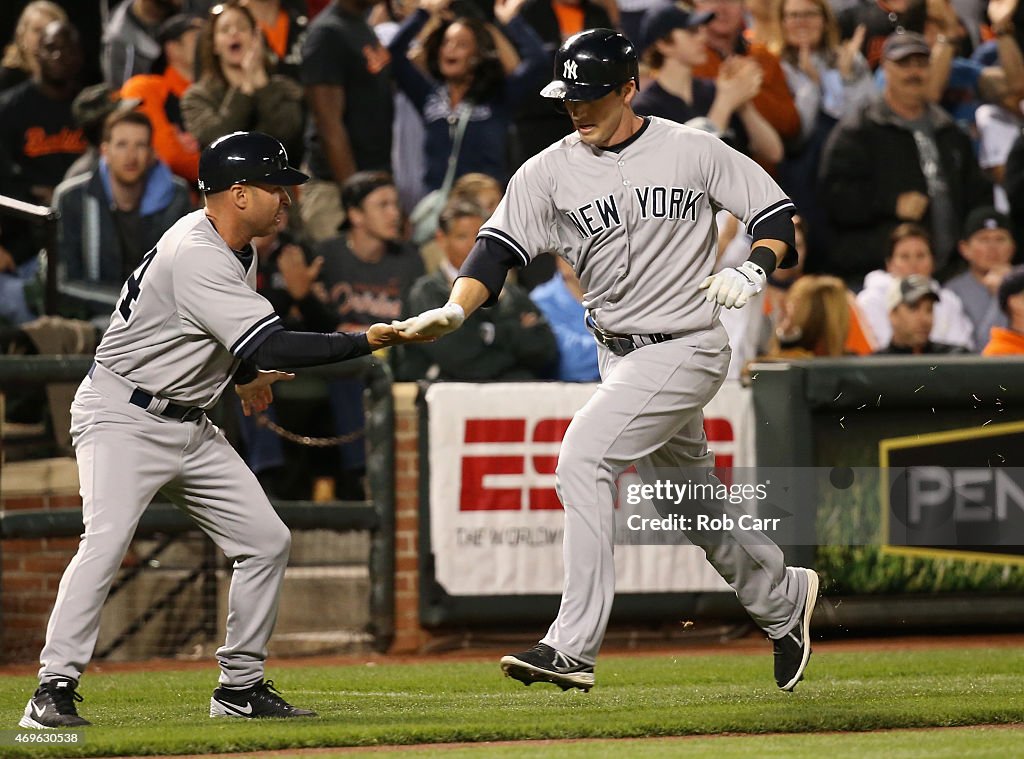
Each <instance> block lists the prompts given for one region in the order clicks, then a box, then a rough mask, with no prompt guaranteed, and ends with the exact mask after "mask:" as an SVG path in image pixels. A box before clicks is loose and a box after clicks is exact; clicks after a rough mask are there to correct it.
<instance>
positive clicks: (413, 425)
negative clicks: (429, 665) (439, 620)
mask: <svg viewBox="0 0 1024 759" xmlns="http://www.w3.org/2000/svg"><path fill="white" fill-rule="evenodd" d="M417 392H418V388H417V386H416V385H415V384H413V383H401V384H397V385H395V390H394V393H395V640H394V643H393V644H392V646H391V651H392V652H393V653H409V652H413V651H418V650H420V649H421V648H422V647H423V645H424V644H425V643H426V642H427V640H429V635H428V634H427V633H426V632H425V631H424V630H423V629H422V628H421V627H420V624H419V620H420V615H419V576H420V575H419V563H418V562H419V558H418V557H419V554H418V550H417V548H418V544H419V505H420V496H419V487H420V477H419V465H420V456H419V417H418V413H417V410H416V395H417Z"/></svg>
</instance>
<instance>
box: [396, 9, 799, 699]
mask: <svg viewBox="0 0 1024 759" xmlns="http://www.w3.org/2000/svg"><path fill="white" fill-rule="evenodd" d="M638 82H639V79H638V68H637V55H636V51H635V49H634V47H633V45H632V44H631V43H630V42H629V40H627V39H626V38H625V37H623V36H622V35H621V34H618V33H617V32H614V31H611V30H608V29H590V30H586V31H583V32H580V33H579V34H576V35H574V36H572V37H570V38H569V39H567V40H566V41H565V42H564V43H563V45H562V46H561V48H560V49H559V51H558V54H557V56H556V59H555V78H554V81H552V82H551V83H550V84H548V85H547V87H545V88H544V90H543V91H542V94H543V95H545V96H547V97H550V98H556V99H561V100H563V101H564V103H565V108H566V110H567V111H568V113H569V116H570V117H571V118H572V121H573V125H574V126H575V132H574V133H573V134H571V135H569V136H567V137H565V138H564V139H562V140H561V141H560V142H558V143H555V144H554V145H552V146H551V147H549V148H548V149H547V150H545V151H543V152H541V153H539V154H538V155H536V156H534V157H533V158H531V159H530V160H529V161H527V162H526V163H525V164H524V165H523V166H522V167H521V168H520V169H519V171H518V172H516V174H515V176H514V177H513V178H512V181H511V183H510V184H509V187H508V192H507V194H506V195H505V197H504V199H503V200H502V201H501V204H500V205H499V206H498V208H497V209H496V210H495V212H494V215H493V216H492V217H491V218H490V219H489V220H488V221H487V223H486V224H485V225H484V227H483V228H482V229H481V230H480V234H479V236H478V238H477V241H476V245H475V246H474V248H473V251H472V252H471V253H470V255H469V257H468V259H467V260H466V263H465V264H464V265H463V267H462V270H461V276H460V278H459V279H457V280H456V282H455V284H454V286H453V288H452V292H451V296H450V299H449V301H448V303H447V304H445V305H444V306H442V307H440V308H436V309H431V310H430V311H426V312H424V313H422V314H420V315H419V316H415V317H413V318H411V319H407V320H405V321H402V322H393V325H394V326H396V327H398V328H399V329H400V330H401V331H402V334H403V335H409V336H412V335H430V336H441V335H445V334H447V333H449V332H452V331H453V330H455V329H457V328H458V327H459V326H460V325H461V324H462V322H463V320H464V319H465V317H466V315H467V314H469V313H471V312H473V311H474V310H476V309H477V308H479V307H481V306H487V305H490V304H493V303H494V302H495V299H496V298H497V295H498V293H499V292H500V290H501V286H502V282H503V281H504V279H505V276H506V274H507V272H508V269H509V268H510V267H512V266H524V265H526V264H527V263H529V262H530V260H531V258H533V257H534V256H535V255H537V254H538V253H542V252H544V251H555V252H557V253H559V254H560V255H561V256H562V257H563V258H565V259H566V260H567V261H568V262H569V263H570V264H572V266H573V267H574V269H575V270H576V274H577V275H578V276H579V278H580V282H581V283H582V285H583V288H584V291H585V293H586V297H585V301H584V305H585V306H586V308H587V312H588V324H589V326H590V328H591V330H592V332H593V334H594V337H595V338H596V340H597V342H598V344H599V362H600V369H601V378H602V382H601V385H600V387H598V389H597V391H596V392H595V394H594V395H593V397H592V398H591V399H590V401H589V402H588V403H587V404H586V405H585V406H584V407H583V408H582V409H581V410H580V411H579V412H578V413H577V414H576V416H575V417H574V418H573V420H572V423H571V424H570V425H569V428H568V430H567V431H566V434H565V438H564V440H563V442H562V448H561V452H560V454H559V459H558V467H557V470H556V475H557V490H558V495H559V497H560V499H561V501H562V505H563V507H564V509H565V531H564V545H563V554H564V557H565V583H564V589H563V593H562V601H561V606H560V608H559V611H558V616H557V618H556V619H555V621H554V622H553V623H552V625H551V627H550V628H549V630H548V632H547V635H545V636H544V638H543V639H542V640H541V641H540V643H538V644H537V645H536V646H534V647H533V648H531V649H530V650H528V651H524V652H522V653H517V654H511V655H509V656H505V657H503V658H502V659H501V668H502V669H503V670H504V671H505V673H506V674H507V675H508V676H510V677H513V678H515V679H517V680H520V681H522V682H523V683H525V684H527V685H529V684H531V683H533V682H538V681H540V682H551V683H554V684H556V685H559V686H561V687H562V688H563V689H568V688H580V689H582V690H589V689H590V688H591V687H592V686H593V685H594V663H595V661H596V658H597V654H598V651H599V649H600V647H601V641H602V639H603V637H604V633H605V628H606V627H607V624H608V614H609V611H610V610H611V606H612V600H613V597H614V593H615V587H614V585H615V568H614V564H613V556H612V552H613V537H614V532H615V519H614V505H615V499H616V491H615V481H616V478H617V477H618V475H619V474H620V473H621V472H622V471H623V470H624V469H626V468H627V467H629V466H630V465H631V464H635V465H636V468H637V471H638V472H639V473H640V476H641V477H642V478H643V479H644V480H645V481H647V482H653V480H654V479H655V477H656V471H657V469H658V468H673V469H678V468H681V467H703V468H704V470H703V473H702V474H700V470H698V476H705V477H710V476H711V474H710V467H712V465H713V455H712V454H711V453H710V452H709V451H708V447H707V440H706V438H705V436H704V427H703V414H702V408H703V407H704V405H705V404H706V403H707V402H708V401H709V400H710V399H711V398H712V397H713V396H714V395H715V393H716V392H717V390H718V388H719V386H720V385H721V384H722V380H723V379H724V378H725V375H726V369H727V368H728V366H729V356H730V353H729V343H728V339H727V336H726V333H725V330H724V329H723V328H722V325H721V323H720V322H719V319H718V311H719V307H720V306H724V307H726V308H740V307H741V306H743V305H744V304H745V303H746V302H747V301H748V300H749V299H750V297H751V296H753V295H754V294H755V293H757V292H759V291H760V290H761V288H762V287H763V286H764V283H765V280H766V278H767V276H768V275H769V274H771V272H772V271H773V270H774V269H775V268H776V267H777V266H779V265H781V266H785V267H789V266H791V265H792V264H793V263H795V261H796V254H795V251H794V231H793V224H792V220H791V217H792V214H793V213H794V207H793V203H792V202H791V201H790V200H789V199H788V198H787V197H786V196H785V195H784V194H783V193H782V191H781V190H780V189H779V187H778V186H777V185H776V184H775V182H774V181H772V179H771V178H770V177H769V176H768V175H767V174H766V173H765V172H764V171H763V170H762V169H761V168H760V167H759V166H758V165H757V164H755V163H754V162H753V161H752V160H750V159H749V158H747V157H746V156H743V155H741V154H740V153H737V152H736V151H734V150H732V149H730V148H728V147H727V146H726V145H724V144H723V143H722V142H721V141H720V140H718V139H717V138H715V137H713V136H712V135H709V134H706V133H704V132H700V131H697V130H694V129H690V128H688V127H685V126H682V125H680V124H676V123H674V122H671V121H667V120H664V119H658V118H641V117H639V116H637V115H636V114H634V113H633V110H632V108H631V103H632V101H633V98H634V97H635V96H636V93H637V87H638ZM722 208H724V209H726V210H728V211H730V212H732V213H733V214H735V215H736V216H737V217H739V218H740V219H742V220H743V222H744V223H745V224H746V227H747V230H748V231H749V233H750V234H751V236H752V237H753V239H754V244H753V250H752V252H751V254H750V259H749V260H748V261H746V262H745V263H743V264H742V265H741V266H739V267H737V268H728V269H724V270H722V271H720V272H718V273H713V269H714V265H715V249H716V243H717V228H716V225H715V213H716V212H717V211H718V210H719V209H722ZM702 291H703V292H702ZM718 506H719V507H720V508H721V509H722V510H724V512H725V513H726V514H730V515H731V516H732V518H733V522H734V523H737V522H738V517H739V516H740V515H741V514H742V512H741V511H739V510H738V509H737V507H735V506H730V504H727V503H723V504H719V505H718ZM719 515H721V511H719ZM687 537H688V538H689V539H690V540H691V541H692V542H693V543H694V544H696V545H700V546H701V547H702V548H703V549H704V551H705V552H706V554H707V557H708V560H709V561H710V562H711V564H712V565H713V566H714V567H715V569H716V570H717V571H718V572H719V573H720V574H721V575H722V577H724V578H725V579H726V581H728V583H729V584H730V585H731V586H732V588H733V589H734V590H735V591H736V595H737V596H738V598H739V600H740V602H741V603H742V604H743V606H744V608H745V609H746V610H747V611H748V612H749V614H750V615H751V617H752V618H753V619H754V621H755V622H756V623H757V624H758V625H759V626H760V627H761V628H762V629H763V630H764V631H765V632H766V633H767V634H768V636H769V637H770V638H772V640H773V643H774V653H775V657H774V660H775V679H776V682H777V684H778V686H779V687H780V688H781V689H783V690H787V691H788V690H792V689H793V688H794V687H795V686H796V684H797V682H798V681H799V680H800V679H801V677H802V676H803V673H804V669H805V667H806V666H807V661H808V658H809V657H810V653H811V645H810V636H809V628H810V620H811V614H812V612H813V610H814V605H815V602H816V599H817V591H818V576H817V575H816V574H815V573H814V572H813V571H812V570H810V569H803V568H798V567H789V568H787V567H786V565H785V562H784V558H783V554H782V551H781V550H780V549H779V548H778V546H776V545H775V544H774V543H772V542H771V541H770V540H769V539H768V538H767V537H766V536H764V535H757V534H754V535H752V534H751V533H749V532H746V533H743V535H740V534H739V533H736V532H727V533H726V534H724V535H722V534H716V535H714V536H709V535H707V534H703V533H699V532H693V533H689V534H687Z"/></svg>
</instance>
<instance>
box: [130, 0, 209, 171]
mask: <svg viewBox="0 0 1024 759" xmlns="http://www.w3.org/2000/svg"><path fill="white" fill-rule="evenodd" d="M202 25H203V24H202V21H201V20H200V19H199V18H197V17H196V16H189V15H186V14H180V13H179V14H177V15H174V16H171V17H170V18H169V19H167V20H166V21H164V23H163V24H161V25H160V29H159V31H158V32H157V39H158V41H159V42H160V47H161V53H160V57H159V58H157V60H156V61H155V62H154V63H153V73H151V74H138V75H136V76H133V77H132V78H131V79H129V80H128V81H127V82H125V83H124V86H123V87H122V88H121V96H122V97H131V98H139V99H141V101H142V107H141V108H140V110H141V111H142V112H143V113H144V114H146V116H148V117H149V121H150V123H152V124H153V149H154V150H155V151H156V154H157V156H159V157H160V160H161V161H163V162H164V163H166V164H167V165H168V166H169V167H170V168H171V171H173V172H174V173H175V174H177V175H178V176H179V177H181V178H182V179H184V180H185V181H186V182H188V183H190V184H192V185H195V184H196V182H197V181H198V179H199V141H198V140H197V139H196V138H195V137H194V136H193V135H192V134H190V133H189V131H188V130H187V129H186V128H185V119H184V118H183V117H182V115H181V99H182V98H183V97H184V96H185V92H186V91H187V90H188V88H189V87H191V86H192V78H193V72H194V71H195V65H196V43H197V40H198V38H199V32H200V30H201V29H202Z"/></svg>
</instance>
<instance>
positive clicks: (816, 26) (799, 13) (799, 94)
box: [768, 0, 875, 142]
mask: <svg viewBox="0 0 1024 759" xmlns="http://www.w3.org/2000/svg"><path fill="white" fill-rule="evenodd" d="M776 16H777V20H778V28H779V37H777V38H776V39H774V40H771V41H770V42H769V43H768V47H769V49H770V50H771V51H772V52H773V53H775V54H776V55H778V56H779V59H780V61H781V62H782V70H783V71H784V72H785V74H786V82H787V83H788V84H789V89H790V90H792V91H793V97H794V99H795V101H796V108H797V111H798V112H799V113H800V125H801V129H800V136H801V140H802V141H803V142H806V141H807V140H809V139H811V137H812V135H813V134H814V133H815V132H816V131H818V130H820V129H822V124H821V115H822V114H824V115H825V116H827V117H828V118H829V119H830V121H828V122H827V123H826V124H825V129H826V131H827V129H829V128H831V127H832V125H834V124H835V122H836V121H838V120H839V119H840V118H842V116H843V114H844V113H847V112H849V111H852V110H854V109H856V108H857V107H859V106H860V105H863V104H864V102H865V101H867V100H869V99H870V98H871V96H872V95H874V94H875V86H874V83H873V82H872V80H871V70H870V69H869V68H868V63H867V61H866V60H865V58H864V56H863V55H862V54H861V52H860V48H861V46H862V45H863V43H864V35H865V34H866V27H865V26H863V25H860V26H858V27H857V28H856V29H855V30H854V33H853V36H852V37H850V38H849V39H847V40H844V41H843V42H840V41H839V26H838V25H837V23H836V20H835V16H834V15H833V13H832V9H831V7H830V6H829V4H828V3H827V2H826V1H825V0H782V2H780V3H778V4H777V5H776Z"/></svg>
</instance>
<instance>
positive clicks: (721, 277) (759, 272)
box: [700, 261, 768, 308]
mask: <svg viewBox="0 0 1024 759" xmlns="http://www.w3.org/2000/svg"><path fill="white" fill-rule="evenodd" d="M767 280H768V275H767V274H765V273H764V269H762V268H761V267H760V266H758V265H757V264H755V263H754V262H753V261H744V262H743V263H742V264H741V265H740V266H738V267H737V268H735V269H734V268H732V267H730V268H728V269H722V270H721V271H720V272H717V273H715V274H712V275H711V276H710V277H708V278H707V279H705V280H704V281H703V282H701V283H700V289H701V290H707V291H708V292H707V295H706V296H705V297H707V300H708V302H709V303H715V302H717V303H718V304H719V305H722V306H725V307H726V308H742V307H743V306H745V305H746V304H747V301H749V300H750V299H751V298H753V297H754V296H755V295H757V294H758V293H759V292H761V290H762V289H763V288H764V283H765V282H766V281H767Z"/></svg>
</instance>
